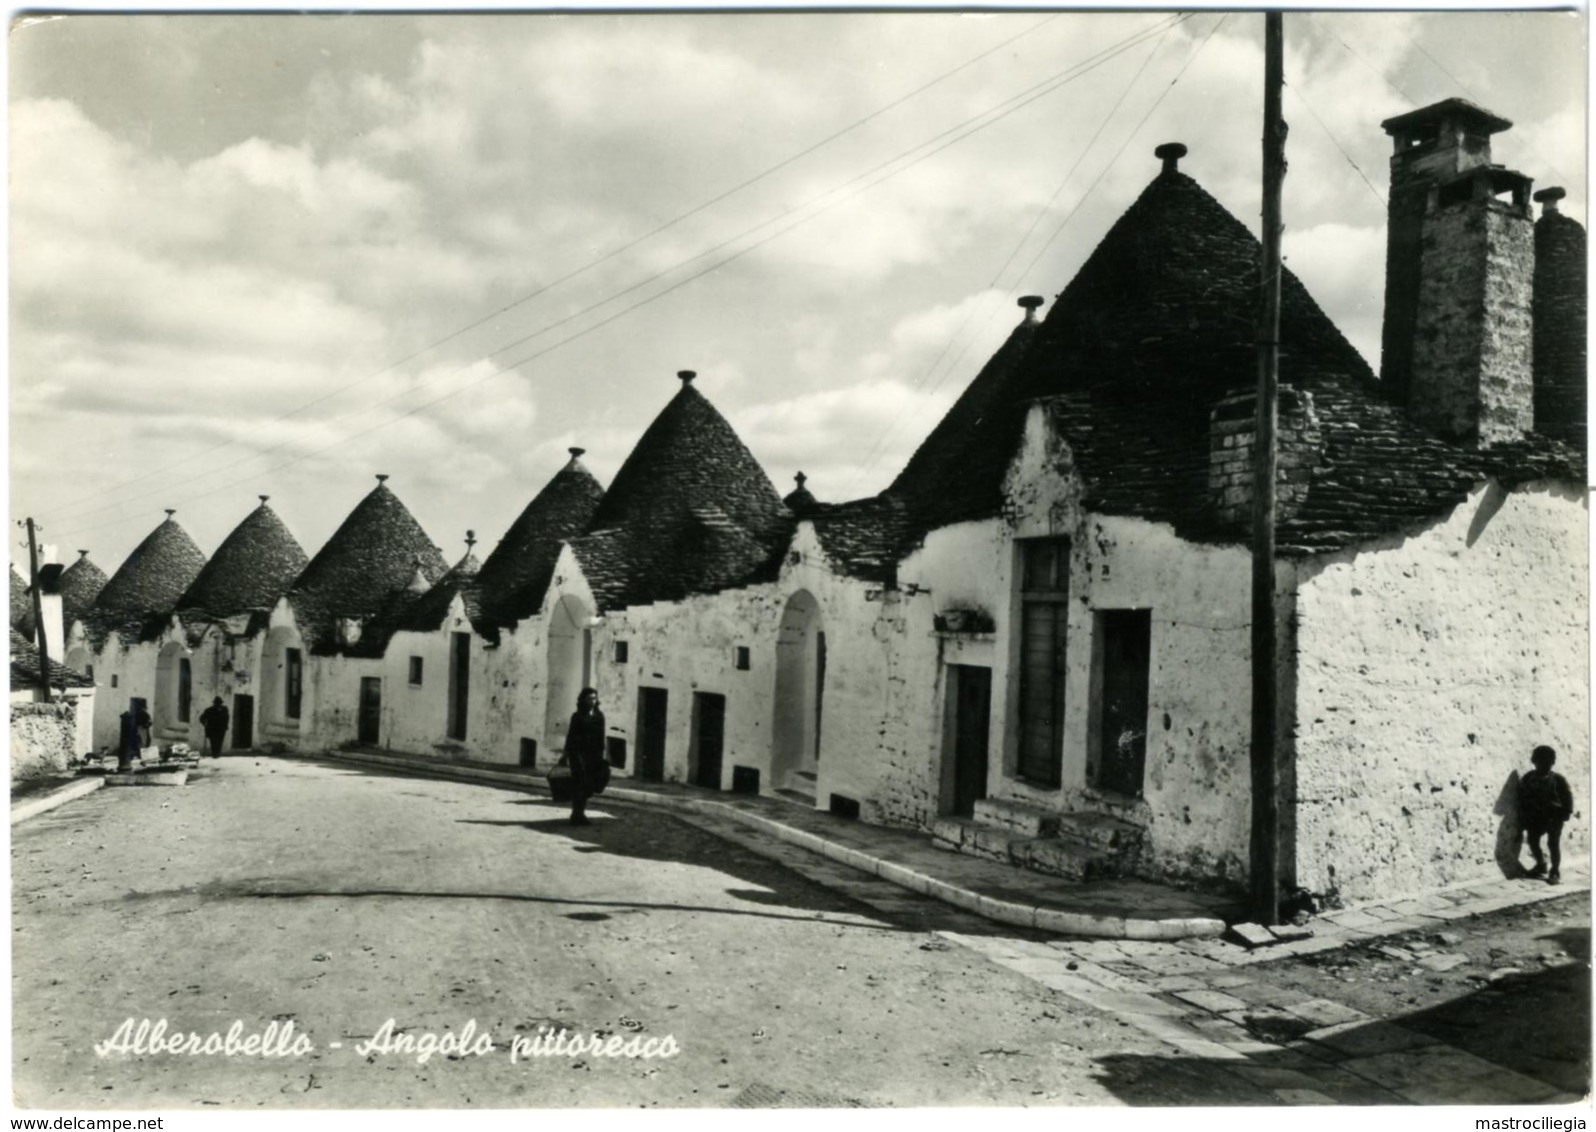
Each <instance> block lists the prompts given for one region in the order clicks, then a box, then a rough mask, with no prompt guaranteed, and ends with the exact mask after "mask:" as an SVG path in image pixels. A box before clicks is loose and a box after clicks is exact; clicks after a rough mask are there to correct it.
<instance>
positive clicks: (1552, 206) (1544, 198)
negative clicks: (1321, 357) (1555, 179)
mask: <svg viewBox="0 0 1596 1132" xmlns="http://www.w3.org/2000/svg"><path fill="white" fill-rule="evenodd" d="M1567 195H1568V190H1567V189H1565V188H1563V187H1562V186H1561V185H1550V186H1548V187H1547V188H1544V189H1540V190H1538V191H1537V192H1536V193H1535V201H1536V203H1538V204H1542V205H1545V206H1546V211H1547V212H1556V211H1557V202H1558V201H1560V200H1562V199H1563V198H1564V197H1566V196H1567Z"/></svg>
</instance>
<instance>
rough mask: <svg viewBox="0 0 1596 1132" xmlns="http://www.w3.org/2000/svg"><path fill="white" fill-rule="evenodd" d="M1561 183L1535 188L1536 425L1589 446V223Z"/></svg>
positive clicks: (1579, 445) (1538, 429) (1580, 445)
mask: <svg viewBox="0 0 1596 1132" xmlns="http://www.w3.org/2000/svg"><path fill="white" fill-rule="evenodd" d="M1565 195H1566V194H1565V193H1564V191H1563V190H1562V189H1560V188H1550V189H1542V190H1541V191H1540V192H1538V193H1536V194H1535V199H1536V200H1538V201H1540V202H1541V206H1542V211H1541V218H1540V219H1539V220H1537V221H1536V222H1535V300H1534V314H1535V431H1536V432H1538V433H1541V434H1542V435H1544V436H1553V437H1556V438H1557V439H1558V440H1564V441H1567V442H1568V443H1569V444H1572V445H1574V447H1576V448H1578V449H1579V450H1580V451H1581V452H1583V451H1585V444H1586V441H1585V412H1586V402H1587V396H1586V388H1585V385H1586V377H1587V375H1586V371H1585V306H1586V301H1585V279H1586V274H1587V269H1586V263H1585V245H1586V240H1585V228H1584V225H1582V224H1580V222H1579V221H1577V220H1575V219H1574V218H1573V217H1570V216H1565V215H1563V213H1562V211H1561V210H1559V209H1558V207H1557V202H1558V201H1560V200H1562V199H1563V197H1564V196H1565Z"/></svg>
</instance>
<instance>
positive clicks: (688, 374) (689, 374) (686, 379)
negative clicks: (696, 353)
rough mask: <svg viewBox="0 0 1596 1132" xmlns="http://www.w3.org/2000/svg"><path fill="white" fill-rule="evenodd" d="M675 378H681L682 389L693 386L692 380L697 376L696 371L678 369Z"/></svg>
mask: <svg viewBox="0 0 1596 1132" xmlns="http://www.w3.org/2000/svg"><path fill="white" fill-rule="evenodd" d="M676 376H677V377H679V378H681V382H682V388H684V389H685V388H686V387H687V386H689V385H691V384H693V378H695V377H697V376H698V371H697V370H692V369H679V370H677V371H676Z"/></svg>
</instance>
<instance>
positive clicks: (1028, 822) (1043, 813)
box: [975, 798, 1061, 837]
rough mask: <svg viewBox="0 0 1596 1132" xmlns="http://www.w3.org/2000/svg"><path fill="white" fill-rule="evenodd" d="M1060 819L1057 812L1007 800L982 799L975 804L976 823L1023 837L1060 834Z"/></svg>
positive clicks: (1027, 803)
mask: <svg viewBox="0 0 1596 1132" xmlns="http://www.w3.org/2000/svg"><path fill="white" fill-rule="evenodd" d="M1060 817H1061V815H1060V814H1059V813H1058V811H1057V810H1047V809H1043V808H1042V807H1041V806H1036V805H1032V804H1031V803H1029V802H1015V801H1011V800H1009V799H1006V798H982V799H981V800H980V801H978V802H977V803H976V804H975V820H976V822H978V823H979V824H981V825H987V826H991V827H993V828H994V829H1005V830H1008V831H1009V832H1010V833H1015V834H1019V835H1020V836H1022V837H1052V836H1053V835H1054V834H1056V833H1057V832H1058V825H1059V818H1060Z"/></svg>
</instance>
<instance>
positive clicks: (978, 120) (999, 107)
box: [60, 15, 1189, 537]
mask: <svg viewBox="0 0 1596 1132" xmlns="http://www.w3.org/2000/svg"><path fill="white" fill-rule="evenodd" d="M1187 18H1189V15H1177V16H1174V17H1167V18H1166V19H1165V20H1161V21H1160V22H1159V23H1158V24H1155V25H1153V26H1152V27H1151V28H1147V29H1143V30H1141V31H1139V32H1136V33H1133V34H1132V35H1131V36H1128V37H1126V38H1125V39H1124V40H1121V41H1119V42H1118V43H1116V44H1114V45H1111V46H1110V47H1108V48H1104V49H1103V50H1101V51H1099V52H1097V53H1095V54H1094V55H1090V56H1087V57H1086V59H1084V60H1082V61H1081V62H1079V63H1076V64H1073V65H1071V66H1070V67H1068V68H1065V69H1064V70H1063V71H1060V72H1058V73H1056V74H1055V75H1054V76H1052V77H1050V78H1048V79H1045V80H1043V81H1042V82H1040V83H1037V84H1034V85H1033V86H1031V87H1028V88H1026V89H1025V90H1023V91H1021V92H1020V93H1019V94H1016V95H1013V96H1011V97H1010V98H1009V99H1006V100H1004V101H1003V102H1000V103H997V104H996V105H995V106H993V107H989V108H988V109H987V110H984V111H982V112H980V113H978V114H975V115H972V116H971V117H969V118H967V119H965V120H964V121H963V122H961V123H959V124H957V125H955V126H953V127H950V128H948V129H946V130H944V131H942V132H941V133H939V134H936V135H934V136H933V137H932V138H930V139H928V140H926V141H924V142H921V143H920V144H919V145H916V146H913V147H911V148H909V149H908V150H905V151H903V152H902V153H900V154H898V155H897V156H896V157H893V158H890V159H888V160H887V161H884V162H882V163H880V164H878V165H876V166H874V167H873V168H871V169H869V170H866V171H865V172H864V173H861V174H858V175H856V176H855V177H853V178H850V179H849V180H848V181H845V182H842V183H841V184H839V185H836V186H833V187H832V188H831V189H828V190H825V191H824V192H821V193H818V194H816V195H815V196H814V197H811V198H810V199H809V200H808V201H806V202H804V204H801V205H798V206H795V207H793V208H790V209H788V210H787V211H786V212H784V213H782V214H781V215H780V216H778V217H775V218H773V219H771V220H767V221H764V222H761V223H760V224H756V225H754V226H752V227H751V228H749V229H746V230H745V231H744V232H742V233H740V234H739V235H738V236H735V237H732V238H731V239H729V240H726V241H723V242H722V243H720V244H718V245H716V246H715V247H714V248H711V249H709V250H707V251H705V252H701V253H699V254H698V255H695V256H693V257H691V258H690V259H688V260H684V261H682V262H681V263H678V264H676V265H674V266H673V267H671V268H667V269H665V270H664V271H661V272H658V273H656V274H655V275H653V276H651V277H649V278H648V279H645V280H642V281H640V282H639V283H636V284H633V285H632V286H631V287H628V288H626V289H624V290H623V291H621V292H617V293H616V294H614V295H611V296H608V297H607V298H605V299H603V300H600V301H599V302H597V303H594V304H592V305H590V306H589V307H587V308H584V309H583V310H581V311H578V312H576V313H575V314H573V315H569V316H566V317H565V318H562V319H560V320H558V321H556V322H555V323H552V324H550V325H548V326H546V327H544V328H543V329H542V330H539V331H538V332H536V333H534V334H530V335H526V336H524V337H522V338H519V339H517V340H515V341H514V342H511V343H508V344H507V345H505V346H502V347H500V348H498V349H497V350H495V351H494V352H493V353H491V354H489V355H487V357H488V358H492V357H495V356H497V355H498V354H501V353H505V352H507V351H508V350H510V349H512V348H513V347H515V346H518V345H523V344H525V343H526V342H528V341H530V340H531V339H533V338H536V337H539V336H541V335H542V334H544V333H547V332H548V331H549V330H552V329H555V328H557V327H558V326H561V325H564V324H566V323H568V322H570V321H572V320H573V319H575V318H578V317H580V316H581V315H583V314H587V313H591V312H593V311H594V310H597V309H598V308H599V307H602V306H606V305H608V304H609V303H611V302H613V301H615V300H616V299H618V298H620V297H622V296H624V295H626V294H629V293H632V292H634V291H636V290H639V289H640V288H641V287H643V286H646V285H648V284H650V283H654V282H658V281H659V280H660V279H662V278H664V277H665V276H667V275H669V274H671V273H672V272H673V271H676V270H679V269H681V268H682V267H684V266H687V265H689V264H691V263H694V262H697V261H698V260H701V259H703V258H705V257H706V256H708V255H711V254H714V253H715V252H717V251H721V250H724V249H725V248H727V247H729V246H730V245H732V244H734V243H736V242H737V241H738V240H739V239H742V238H744V237H746V236H747V235H750V234H751V233H753V232H756V231H758V230H759V229H761V228H765V227H769V226H770V225H771V224H773V223H778V222H780V221H781V220H783V219H786V218H787V217H789V216H791V215H792V214H793V213H795V212H799V211H801V210H802V209H804V208H807V207H810V206H811V205H815V204H816V202H817V201H821V200H824V199H825V198H826V197H827V196H830V195H832V194H835V193H838V192H841V191H842V190H844V189H847V188H849V187H851V186H854V185H857V184H859V183H860V182H861V181H864V180H865V179H866V178H869V177H872V176H875V175H876V174H878V173H883V171H887V172H885V174H884V175H883V176H880V177H878V178H877V179H876V180H874V181H869V182H868V183H865V184H863V185H862V186H860V187H858V188H856V189H854V191H853V192H850V193H848V194H847V195H845V196H841V197H838V198H837V199H835V200H832V201H830V202H829V203H826V204H821V205H817V206H816V207H815V208H814V210H813V211H811V212H809V213H808V214H806V215H802V216H799V217H798V219H796V220H795V221H793V222H792V223H791V224H788V225H787V226H786V227H784V228H780V229H778V230H776V231H774V232H772V233H770V234H769V235H767V236H765V237H763V238H761V239H759V240H757V241H755V242H754V243H752V244H749V245H748V246H746V247H744V248H742V249H740V250H738V251H736V252H734V253H733V254H731V255H729V256H727V257H726V258H725V259H722V260H720V261H718V262H716V263H712V264H710V265H709V266H707V267H705V268H703V269H701V270H699V271H697V272H694V273H693V274H691V275H689V276H686V277H684V278H682V279H680V280H678V281H676V282H674V283H672V284H670V285H669V286H667V287H665V288H663V289H662V290H660V291H658V292H656V293H654V294H652V295H649V296H646V297H645V298H643V299H641V300H639V301H637V302H635V303H633V304H631V305H630V306H627V307H624V308H622V309H621V310H620V311H618V312H616V313H614V314H611V315H609V316H607V317H605V318H603V319H601V320H599V321H597V322H595V323H593V324H592V325H589V326H587V327H584V328H582V329H580V330H578V331H576V332H575V333H573V334H571V335H569V336H568V337H566V338H562V339H560V340H559V341H557V342H555V343H553V344H551V345H549V346H547V347H544V348H542V349H539V350H537V351H534V352H533V353H531V354H528V355H525V356H524V357H521V358H518V359H517V360H516V361H514V362H510V363H507V364H506V365H505V366H504V368H503V369H500V370H496V371H495V372H493V373H489V374H485V375H482V376H480V377H477V378H474V379H472V380H470V381H468V382H465V383H464V384H462V385H461V386H459V387H458V388H456V389H453V390H450V391H449V392H446V393H444V394H441V395H440V396H438V397H435V398H433V399H431V400H429V401H426V402H423V403H421V404H419V405H416V406H413V407H412V408H410V409H408V410H406V411H405V412H403V413H400V414H398V415H397V416H395V417H391V418H389V419H387V420H384V421H381V422H378V423H377V424H375V425H373V426H371V427H369V428H366V429H362V430H360V431H358V432H354V433H352V434H349V435H347V436H344V437H342V438H340V439H339V440H337V441H335V442H333V443H331V444H328V445H325V446H322V447H320V448H316V449H312V450H311V451H308V452H304V453H301V454H300V455H298V456H296V457H294V458H292V459H290V460H287V461H284V462H283V463H281V464H277V465H274V466H273V467H271V468H267V469H264V470H262V471H259V472H253V473H250V474H248V475H246V476H243V477H240V478H239V479H236V480H231V481H229V482H227V483H224V484H222V485H219V486H218V487H215V488H213V489H212V490H210V491H206V492H202V493H200V494H198V495H190V496H185V497H183V498H182V499H180V500H178V502H179V503H182V504H188V503H193V502H197V501H199V500H203V499H207V498H210V497H211V496H214V495H217V494H220V493H221V492H223V491H226V490H230V489H232V488H233V487H237V486H240V485H242V484H246V483H251V482H254V481H256V480H258V479H259V478H260V477H261V476H264V475H269V474H271V473H273V472H277V471H282V470H284V469H286V468H289V467H292V466H294V465H295V464H299V463H301V462H303V461H305V460H307V459H310V458H312V457H314V456H318V455H321V454H322V453H324V452H328V451H331V450H332V449H334V448H337V447H340V446H341V445H344V444H347V443H348V442H350V441H352V440H356V439H359V438H360V437H363V436H366V435H369V434H370V433H373V432H376V431H378V430H380V429H383V428H387V427H389V426H390V425H393V424H396V423H398V422H399V421H401V420H404V419H406V418H408V417H410V416H414V415H415V414H416V413H418V412H420V411H422V410H423V409H427V408H430V407H432V406H433V405H436V404H439V403H441V402H443V401H446V400H448V399H450V398H452V397H455V396H458V395H459V394H460V393H463V392H465V391H466V390H467V389H470V388H473V387H474V386H476V385H479V384H481V383H482V382H483V381H487V380H489V379H491V378H494V377H499V376H504V375H506V374H508V373H511V372H513V371H514V370H516V369H517V368H519V367H520V366H522V365H525V364H527V363H528V362H530V361H533V360H536V359H538V358H541V357H543V356H545V355H546V354H548V353H551V352H552V351H554V350H556V349H559V348H560V347H562V346H564V345H567V344H569V343H570V342H573V341H575V340H577V339H579V338H582V337H585V336H586V335H587V334H590V333H592V332H594V331H596V330H598V329H601V328H602V327H604V326H607V325H609V324H610V323H612V322H614V321H616V320H617V319H619V318H622V317H624V316H625V315H627V314H630V313H631V312H632V311H634V310H637V309H638V308H639V307H642V306H647V305H649V304H651V303H653V302H655V301H657V300H658V299H661V298H664V297H665V296H666V295H669V294H671V293H673V292H674V291H676V290H678V289H680V288H681V287H683V286H685V285H686V284H688V283H691V282H693V281H694V280H696V279H699V278H701V277H702V276H704V275H707V274H709V273H710V272H712V271H716V270H719V269H720V268H721V267H724V266H726V265H727V264H729V263H732V262H734V261H735V260H738V259H740V258H742V257H743V256H744V255H747V254H748V253H749V252H752V251H754V250H756V249H757V248H759V247H762V246H764V245H765V244H767V243H769V242H770V241H772V240H774V239H776V238H778V237H780V236H782V235H784V234H786V233H787V232H789V231H791V230H792V229H794V228H796V227H798V226H799V225H801V224H804V223H807V222H808V221H809V220H812V219H814V218H815V217H816V216H818V215H821V214H822V213H824V212H827V211H830V210H831V209H832V208H835V207H837V206H838V205H840V204H843V203H846V202H847V201H849V200H851V199H853V198H854V197H856V196H858V195H859V194H860V193H862V192H864V191H867V190H868V189H870V188H874V187H875V186H876V185H878V184H881V183H883V182H885V181H886V180H889V179H891V178H892V177H895V176H897V175H898V174H899V173H902V172H904V171H905V170H907V169H909V168H912V167H914V166H915V165H918V164H919V163H921V162H922V161H925V160H927V159H929V158H930V157H933V156H935V155H936V154H938V153H940V152H942V151H943V150H945V149H947V148H948V147H949V146H952V145H955V144H957V143H958V142H960V141H963V140H964V139H965V138H967V137H970V136H972V135H973V134H975V133H978V132H980V131H981V130H984V129H987V128H988V127H990V126H992V125H994V124H996V123H997V122H999V121H1001V120H1003V119H1004V118H1007V117H1009V116H1010V115H1012V114H1014V113H1016V112H1017V111H1019V110H1020V109H1023V108H1024V107H1025V106H1028V105H1030V104H1031V103H1033V102H1035V101H1037V100H1038V99H1040V98H1042V97H1045V96H1046V95H1048V94H1051V93H1054V92H1055V91H1057V90H1059V89H1061V88H1062V87H1063V86H1065V85H1067V84H1069V83H1070V82H1073V81H1074V80H1075V79H1077V78H1080V77H1081V76H1082V75H1084V74H1086V73H1089V72H1090V71H1091V70H1094V69H1096V68H1097V67H1099V66H1102V65H1103V64H1104V63H1106V62H1108V61H1109V60H1110V59H1112V58H1115V57H1117V56H1118V55H1120V54H1123V53H1124V52H1125V51H1128V50H1131V49H1132V48H1134V47H1135V46H1137V45H1138V44H1140V43H1143V42H1146V40H1147V39H1149V38H1151V37H1152V36H1154V35H1157V34H1161V32H1162V31H1163V30H1165V28H1164V27H1163V25H1164V24H1166V23H1168V24H1169V25H1170V26H1173V24H1174V23H1178V22H1181V21H1183V20H1185V19H1187ZM983 118H984V119H987V120H986V121H982V119H983ZM961 130H962V131H963V132H962V133H961V132H960V131H961ZM927 147H932V148H929V149H927ZM920 150H925V152H918V151H920ZM898 162H904V163H903V164H901V165H899V166H898V167H897V168H892V166H893V165H895V164H897V163H898ZM481 360H485V359H476V360H474V361H473V362H471V363H470V364H469V365H467V366H464V367H461V368H460V369H457V370H454V371H451V372H450V373H449V374H445V375H443V376H444V377H450V376H454V375H455V374H458V373H460V372H463V371H464V370H465V369H469V368H470V367H471V366H473V365H475V364H477V362H478V361H481ZM437 380H441V378H434V379H428V380H427V381H425V382H422V383H420V385H425V384H431V383H432V382H434V381H437ZM420 385H418V386H417V387H415V388H420ZM413 392H415V389H414V388H413V389H409V390H405V391H403V392H401V393H400V394H397V395H395V396H394V397H391V398H387V399H386V400H384V401H381V402H376V403H375V404H373V405H370V406H364V407H362V408H361V409H360V410H357V411H360V412H364V411H367V410H368V409H372V408H378V407H381V406H382V405H384V404H388V403H391V402H392V401H395V400H398V399H400V398H402V397H405V396H409V395H410V394H411V393H413ZM348 415H351V414H344V416H348ZM341 419H343V417H339V418H334V420H335V421H336V420H341ZM285 444H286V442H285ZM285 444H280V445H276V446H273V447H272V448H268V449H263V450H261V452H259V453H257V454H256V456H255V457H252V459H258V458H259V457H260V456H262V455H265V454H266V453H268V452H270V451H274V450H276V449H279V448H281V447H284V446H285ZM124 506H125V503H122V504H116V505H113V506H110V507H104V508H99V509H96V510H95V511H91V512H87V513H86V514H96V513H98V512H99V511H104V510H112V509H116V510H120V509H122V508H123V507H124ZM136 518H138V517H137V516H133V517H131V518H129V519H126V520H120V521H108V522H103V523H97V524H92V525H89V526H85V527H79V528H76V529H74V530H71V531H67V532H64V533H63V534H62V535H61V536H60V537H68V536H71V535H77V534H82V533H85V532H87V531H93V530H100V529H105V528H107V527H115V526H120V525H122V524H123V523H124V522H129V521H133V520H134V519H136Z"/></svg>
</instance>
